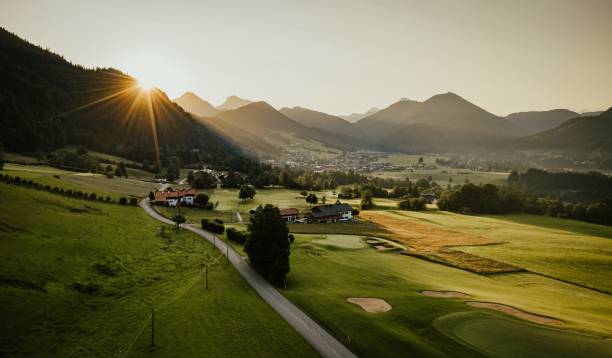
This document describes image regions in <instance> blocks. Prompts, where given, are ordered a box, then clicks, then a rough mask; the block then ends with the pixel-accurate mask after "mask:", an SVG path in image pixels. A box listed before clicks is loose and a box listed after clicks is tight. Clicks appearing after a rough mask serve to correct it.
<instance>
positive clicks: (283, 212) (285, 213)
mask: <svg viewBox="0 0 612 358" xmlns="http://www.w3.org/2000/svg"><path fill="white" fill-rule="evenodd" d="M279 211H280V216H281V218H283V220H285V221H286V222H288V223H294V222H296V221H297V219H298V214H299V213H300V212H299V210H298V209H296V208H287V209H280V210H279Z"/></svg>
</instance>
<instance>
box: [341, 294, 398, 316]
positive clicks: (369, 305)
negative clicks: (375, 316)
mask: <svg viewBox="0 0 612 358" xmlns="http://www.w3.org/2000/svg"><path fill="white" fill-rule="evenodd" d="M346 300H347V301H349V302H350V303H354V304H356V305H358V306H360V307H361V308H363V310H364V311H366V312H370V313H381V312H387V311H389V310H390V309H391V305H390V304H388V303H387V301H385V300H383V299H380V298H367V297H362V298H359V297H351V298H347V299H346Z"/></svg>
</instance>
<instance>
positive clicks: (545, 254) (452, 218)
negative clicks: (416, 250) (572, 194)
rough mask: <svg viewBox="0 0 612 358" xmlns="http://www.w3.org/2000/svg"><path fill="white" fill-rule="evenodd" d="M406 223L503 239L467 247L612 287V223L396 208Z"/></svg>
mask: <svg viewBox="0 0 612 358" xmlns="http://www.w3.org/2000/svg"><path fill="white" fill-rule="evenodd" d="M386 214H387V215H394V216H395V217H399V218H403V219H404V220H406V225H407V226H408V227H410V225H411V224H413V225H417V226H418V225H429V226H431V227H432V228H438V229H446V228H452V230H453V231H455V232H459V233H463V234H467V235H472V236H477V237H480V238H483V239H485V240H494V241H498V242H503V244H501V245H483V246H462V247H461V248H460V249H461V250H462V251H465V252H467V253H471V254H475V255H478V256H481V257H485V258H489V259H492V260H497V261H500V262H504V263H507V264H511V265H516V266H518V267H522V268H524V269H527V270H529V271H532V272H536V273H540V274H542V275H546V276H550V277H554V278H558V279H560V280H564V281H568V282H572V283H576V284H579V285H583V286H587V287H592V288H595V289H599V290H602V291H605V292H609V293H612V271H611V270H610V267H612V227H609V226H602V225H596V224H589V223H585V222H579V221H575V220H568V219H558V218H551V217H548V216H535V215H497V216H470V215H459V214H454V213H449V212H435V211H432V212H410V211H394V212H392V213H386Z"/></svg>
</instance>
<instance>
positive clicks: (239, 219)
mask: <svg viewBox="0 0 612 358" xmlns="http://www.w3.org/2000/svg"><path fill="white" fill-rule="evenodd" d="M236 217H237V218H238V222H239V223H240V224H243V223H244V221H242V215H240V211H236Z"/></svg>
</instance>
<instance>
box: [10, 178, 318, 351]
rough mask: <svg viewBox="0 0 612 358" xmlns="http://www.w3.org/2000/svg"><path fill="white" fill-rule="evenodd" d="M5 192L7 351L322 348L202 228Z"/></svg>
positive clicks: (131, 211)
mask: <svg viewBox="0 0 612 358" xmlns="http://www.w3.org/2000/svg"><path fill="white" fill-rule="evenodd" d="M0 193H1V194H2V196H3V198H4V199H5V201H4V204H3V206H2V208H1V209H0V261H2V265H1V266H0V317H1V320H2V322H10V323H11V324H10V325H9V324H5V325H2V327H1V328H0V330H1V331H2V332H1V334H0V337H2V340H1V342H0V346H1V347H2V348H0V355H2V356H4V355H7V356H27V355H36V356H51V355H53V356H62V357H77V356H79V357H80V356H105V357H107V356H150V355H151V354H155V355H156V356H164V357H174V356H177V354H178V355H181V356H202V355H205V356H214V357H226V356H278V357H285V356H296V357H302V356H304V357H310V356H317V355H316V353H315V352H314V351H313V350H312V348H311V347H310V345H309V344H307V343H306V342H305V341H304V340H303V339H302V337H300V336H299V335H298V334H297V332H295V331H294V330H293V329H292V328H291V327H290V326H289V325H288V324H287V323H286V322H285V321H284V320H283V319H282V318H280V316H278V314H277V313H276V312H274V311H273V310H272V308H270V307H269V306H268V305H267V304H265V303H264V302H263V301H262V300H261V299H260V298H259V296H257V294H256V293H255V292H254V291H253V290H252V289H251V288H250V287H249V286H248V285H247V284H246V283H245V282H244V280H243V279H242V278H241V277H240V275H239V274H238V273H237V272H236V271H235V270H234V269H233V268H232V267H231V266H229V265H228V264H227V263H226V262H225V261H224V260H220V259H219V255H220V254H219V253H218V252H217V251H216V250H214V249H213V248H212V246H211V245H210V244H209V243H207V242H205V241H204V240H203V239H202V238H200V237H199V236H197V235H195V234H192V233H189V232H187V231H181V232H179V233H177V232H176V231H174V230H171V229H170V227H166V230H165V234H163V235H162V234H161V233H160V229H161V227H162V225H161V224H159V223H158V222H156V221H155V220H154V219H152V218H150V217H149V216H148V215H147V214H146V213H145V212H144V211H142V210H141V209H140V208H138V207H124V206H119V205H110V204H101V203H97V202H91V201H85V200H77V199H71V198H66V197H63V196H59V195H54V194H51V193H47V192H42V191H37V190H33V189H27V188H23V187H15V186H11V185H7V184H4V183H1V184H0ZM204 264H209V265H210V273H209V281H210V282H209V290H206V289H205V288H204V276H203V272H202V269H203V265H204ZM151 308H154V309H155V310H156V327H155V328H156V337H157V342H156V346H155V348H154V350H153V351H152V350H151V348H150V347H149V344H150V324H149V323H148V322H147V317H148V316H149V314H150V312H151ZM178 323H180V324H178ZM141 329H142V330H143V332H144V333H142V334H140V335H139V332H141Z"/></svg>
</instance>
